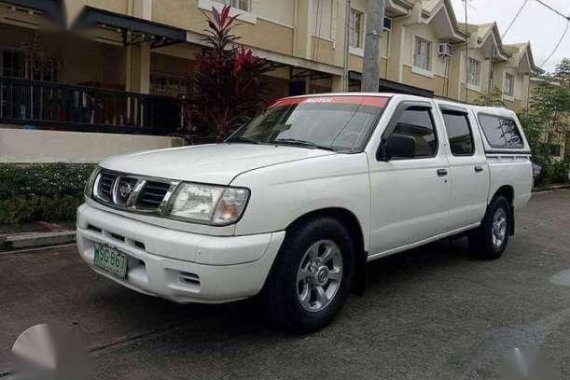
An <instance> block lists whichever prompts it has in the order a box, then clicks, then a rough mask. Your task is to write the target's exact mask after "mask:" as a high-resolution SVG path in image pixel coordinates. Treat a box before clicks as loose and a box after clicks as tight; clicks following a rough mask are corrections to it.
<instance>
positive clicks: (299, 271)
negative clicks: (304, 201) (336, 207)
mask: <svg viewBox="0 0 570 380" xmlns="http://www.w3.org/2000/svg"><path fill="white" fill-rule="evenodd" d="M319 261H321V262H319ZM325 267H326V269H325ZM353 272H354V244H353V241H352V239H351V237H350V234H349V232H348V230H347V229H346V228H345V227H344V225H343V224H342V223H340V222H339V221H338V220H336V219H334V218H332V217H322V218H318V219H314V220H310V221H308V222H307V223H305V224H302V225H300V226H298V227H296V228H293V229H292V230H291V231H288V232H287V237H286V239H285V242H284V243H283V246H282V247H281V249H280V251H279V254H278V255H277V258H276V260H275V263H274V265H273V268H272V270H271V273H270V275H269V278H268V280H267V283H266V285H265V288H264V292H263V300H264V303H265V307H266V310H267V313H268V316H269V318H270V320H271V321H272V322H273V323H274V324H276V325H277V326H278V327H279V328H282V329H285V330H287V331H289V332H292V333H297V334H304V333H309V332H312V331H316V330H319V329H322V328H323V327H325V326H327V325H328V324H330V323H331V322H332V321H333V319H334V318H335V317H336V315H337V314H338V313H339V311H340V309H341V308H342V307H343V306H344V304H345V303H346V300H347V298H348V294H349V290H350V284H351V281H352V276H353ZM319 288H320V289H319Z"/></svg>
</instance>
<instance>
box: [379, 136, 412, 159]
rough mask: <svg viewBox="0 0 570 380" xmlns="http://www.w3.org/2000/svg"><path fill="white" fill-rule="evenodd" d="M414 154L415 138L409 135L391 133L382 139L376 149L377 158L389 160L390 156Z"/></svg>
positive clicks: (409, 156) (402, 156)
mask: <svg viewBox="0 0 570 380" xmlns="http://www.w3.org/2000/svg"><path fill="white" fill-rule="evenodd" d="M415 155H416V140H414V138H413V137H411V136H406V135H398V134H393V135H391V136H390V137H388V138H387V139H384V140H382V143H381V144H380V149H379V150H378V160H380V161H390V160H391V159H392V157H398V158H414V157H415Z"/></svg>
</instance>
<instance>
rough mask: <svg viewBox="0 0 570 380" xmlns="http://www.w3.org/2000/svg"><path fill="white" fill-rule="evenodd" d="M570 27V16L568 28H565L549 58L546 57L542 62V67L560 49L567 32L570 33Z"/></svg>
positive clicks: (567, 23)
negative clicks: (569, 31)
mask: <svg viewBox="0 0 570 380" xmlns="http://www.w3.org/2000/svg"><path fill="white" fill-rule="evenodd" d="M569 29H570V18H568V21H566V28H565V29H564V33H562V37H560V40H559V41H558V43H557V44H556V46H555V47H554V49H553V50H552V53H550V55H549V56H548V58H546V59H545V60H544V62H542V65H540V67H541V68H542V66H544V65H545V64H546V63H547V62H548V61H550V58H552V56H553V55H554V54H555V53H556V52H557V51H558V48H559V47H560V45H562V41H564V38H565V37H566V34H568V30H569Z"/></svg>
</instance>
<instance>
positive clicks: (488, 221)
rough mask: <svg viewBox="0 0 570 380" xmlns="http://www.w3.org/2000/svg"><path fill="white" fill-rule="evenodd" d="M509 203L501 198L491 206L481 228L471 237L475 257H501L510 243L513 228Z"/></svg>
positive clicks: (496, 199) (470, 243)
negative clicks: (510, 233)
mask: <svg viewBox="0 0 570 380" xmlns="http://www.w3.org/2000/svg"><path fill="white" fill-rule="evenodd" d="M510 215H511V206H510V204H509V201H508V200H507V199H506V198H505V197H503V196H499V197H497V198H495V199H494V200H493V202H491V204H490V205H489V207H488V209H487V212H486V214H485V217H484V218H483V222H482V223H481V226H479V228H478V229H477V230H476V231H474V232H473V233H472V234H471V235H470V236H469V246H470V249H471V252H472V253H473V255H475V256H477V257H479V258H482V259H496V258H499V257H501V255H502V254H503V252H504V251H505V249H506V248H507V245H508V243H509V231H510V226H511V223H512V221H511V217H510Z"/></svg>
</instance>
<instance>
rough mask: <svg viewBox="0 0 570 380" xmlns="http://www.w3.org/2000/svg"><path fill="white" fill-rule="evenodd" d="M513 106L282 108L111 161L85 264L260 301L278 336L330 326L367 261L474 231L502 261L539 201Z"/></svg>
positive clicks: (98, 174) (329, 104) (205, 298)
mask: <svg viewBox="0 0 570 380" xmlns="http://www.w3.org/2000/svg"><path fill="white" fill-rule="evenodd" d="M532 184H533V179H532V164H531V161H530V148H529V145H528V142H527V140H526V138H525V136H524V133H523V130H522V128H521V125H520V123H519V121H518V119H517V117H516V115H515V113H513V112H512V111H509V110H506V109H501V108H488V107H476V106H471V105H465V104H458V103H452V102H448V101H443V100H437V99H427V98H422V97H417V96H410V95H401V94H384V93H377V94H360V93H359V94H326V95H311V96H301V97H292V98H285V99H281V100H278V101H276V102H275V103H273V104H272V105H271V106H270V107H269V108H268V109H267V110H266V111H265V112H264V113H262V114H261V115H260V116H258V117H257V118H255V119H253V120H252V121H251V122H249V123H248V124H246V125H244V126H243V127H242V128H240V129H238V130H237V131H236V132H235V133H234V134H233V135H231V136H230V137H229V138H228V139H227V140H226V141H225V142H223V143H219V144H212V145H200V146H189V147H182V148H174V149H166V150H157V151H150V152H143V153H136V154H128V155H123V156H118V157H113V158H109V159H106V160H104V161H102V162H101V163H100V165H99V167H98V168H97V169H96V170H95V172H94V173H93V175H92V176H91V178H90V179H89V182H88V184H87V187H86V191H85V204H83V205H82V206H81V207H80V208H79V210H78V224H77V244H78V248H79V254H80V255H81V257H82V258H83V259H84V260H85V261H86V262H87V264H89V265H90V266H91V267H92V268H93V270H95V271H96V272H97V273H99V274H101V275H103V276H106V277H108V278H110V279H112V280H114V281H116V282H118V283H119V284H121V285H124V286H125V287H128V288H130V289H133V290H136V291H138V292H141V293H145V294H148V295H152V296H158V297H163V298H166V299H169V300H172V301H175V302H179V303H188V302H200V303H224V302H232V301H236V300H241V299H245V298H250V297H254V296H259V297H260V298H261V299H262V300H263V302H264V305H265V306H264V309H266V311H267V313H268V314H269V316H270V317H271V318H272V320H273V321H275V322H276V323H277V324H278V325H279V326H281V327H283V328H286V329H289V330H292V331H296V332H309V331H313V330H316V329H319V328H322V327H324V326H326V325H327V324H328V323H330V322H331V321H332V320H333V319H334V317H335V316H336V315H337V314H338V312H339V311H340V309H341V308H342V306H343V305H344V304H345V303H346V301H347V298H348V296H349V294H350V290H351V289H354V288H355V287H356V286H360V287H361V286H362V283H363V277H364V272H365V266H366V263H367V262H369V261H372V260H376V259H380V258H382V257H386V256H388V255H391V254H394V253H397V252H402V251H406V250H409V249H411V248H414V247H418V246H421V245H424V244H427V243H430V242H433V241H435V240H439V239H442V238H446V237H452V236H457V235H466V236H467V237H468V239H469V243H470V248H471V251H472V252H473V254H474V255H476V256H477V257H479V258H482V259H494V258H498V257H500V256H501V255H502V253H503V252H504V251H505V248H506V247H507V244H508V242H509V238H510V237H511V236H512V235H513V233H514V231H515V215H516V212H517V211H518V210H520V209H521V208H522V207H523V206H525V205H526V204H527V202H528V201H529V199H530V197H531V189H532Z"/></svg>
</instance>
